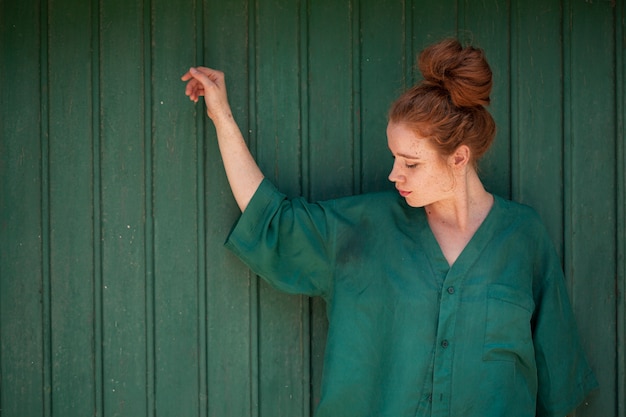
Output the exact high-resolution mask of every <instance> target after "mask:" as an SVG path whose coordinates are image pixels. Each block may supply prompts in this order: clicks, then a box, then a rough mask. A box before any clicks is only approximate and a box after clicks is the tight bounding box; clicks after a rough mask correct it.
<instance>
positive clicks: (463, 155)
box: [448, 145, 472, 169]
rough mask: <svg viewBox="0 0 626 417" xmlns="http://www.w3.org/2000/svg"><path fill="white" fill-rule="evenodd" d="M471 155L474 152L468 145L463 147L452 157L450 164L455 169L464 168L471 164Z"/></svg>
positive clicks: (449, 160)
mask: <svg viewBox="0 0 626 417" xmlns="http://www.w3.org/2000/svg"><path fill="white" fill-rule="evenodd" d="M471 154H472V152H471V151H470V148H469V147H468V146H467V145H461V146H459V147H458V148H456V150H455V151H454V153H453V154H452V155H450V157H449V159H448V163H449V164H450V167H452V168H453V169H458V168H464V167H466V166H467V165H468V164H469V162H470V159H471Z"/></svg>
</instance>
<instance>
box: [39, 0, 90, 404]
mask: <svg viewBox="0 0 626 417" xmlns="http://www.w3.org/2000/svg"><path fill="white" fill-rule="evenodd" d="M48 4H49V25H50V27H49V60H48V69H49V82H50V84H49V92H50V104H49V120H50V124H49V127H50V136H49V140H50V142H49V152H50V165H49V168H50V179H49V181H50V228H51V235H50V244H51V250H50V256H51V258H50V272H51V323H52V415H66V416H70V415H90V414H91V413H93V410H94V408H95V385H94V384H95V383H94V380H93V375H94V373H95V356H94V351H93V346H94V327H93V323H94V311H93V304H94V281H93V267H94V255H93V251H94V241H93V238H94V232H93V221H92V213H93V209H94V208H93V200H94V196H93V184H92V181H93V160H92V154H93V149H92V146H93V140H94V138H93V135H92V133H93V126H92V110H93V105H94V101H93V100H94V98H93V97H92V92H93V91H92V84H91V83H92V71H94V70H95V69H94V68H93V67H92V65H91V64H92V59H91V47H92V45H91V35H92V27H91V23H92V19H91V16H92V15H91V13H92V12H97V11H94V10H92V8H91V3H90V2H79V1H71V0H54V1H50V2H49V3H48ZM68 63H71V64H70V65H68Z"/></svg>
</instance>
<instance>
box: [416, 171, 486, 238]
mask: <svg viewBox="0 0 626 417" xmlns="http://www.w3.org/2000/svg"><path fill="white" fill-rule="evenodd" d="M492 205H493V196H492V195H491V194H489V193H488V192H487V191H486V190H485V188H484V187H483V184H482V182H481V181H480V179H479V178H478V175H477V174H476V171H474V170H473V169H469V170H468V171H467V172H466V175H464V176H462V177H460V178H458V177H457V179H456V182H455V186H454V189H453V190H452V191H451V192H450V197H449V198H447V199H444V200H441V201H438V202H436V203H433V204H430V205H428V206H426V207H425V210H426V214H427V216H428V221H429V223H431V225H433V224H437V225H439V226H441V227H445V228H449V229H452V230H456V231H459V232H462V233H465V232H470V233H473V232H474V231H476V229H478V227H479V226H480V224H481V223H482V222H483V220H484V219H485V217H487V214H488V213H489V210H490V209H491V206H492Z"/></svg>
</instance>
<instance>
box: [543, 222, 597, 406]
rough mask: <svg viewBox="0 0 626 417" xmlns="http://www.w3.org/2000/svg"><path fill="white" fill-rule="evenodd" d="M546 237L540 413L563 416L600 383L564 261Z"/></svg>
mask: <svg viewBox="0 0 626 417" xmlns="http://www.w3.org/2000/svg"><path fill="white" fill-rule="evenodd" d="M548 240H549V238H548V237H547V234H546V236H545V238H544V243H546V245H547V246H543V247H544V248H546V249H545V251H544V254H543V255H542V256H543V259H542V260H541V261H540V262H539V270H538V271H536V273H539V274H541V275H542V277H541V279H540V281H541V282H542V283H543V285H542V288H541V290H540V294H539V297H538V298H539V299H538V300H537V301H538V302H537V308H536V310H535V311H536V313H535V318H534V332H533V333H534V334H533V340H534V345H535V358H536V362H537V376H538V385H539V391H538V396H537V417H563V416H565V415H566V414H567V413H569V412H571V411H572V410H573V409H574V408H575V407H577V406H578V405H579V404H580V403H581V402H582V401H583V400H584V399H585V397H586V396H587V395H588V394H589V392H590V391H591V390H592V389H594V388H596V387H597V386H598V382H597V381H596V378H595V376H594V374H593V372H592V370H591V368H590V366H589V364H588V362H587V359H586V356H585V353H584V351H583V348H582V346H581V343H580V339H579V336H578V330H577V327H576V322H575V318H574V315H573V312H572V307H571V304H570V301H569V297H568V294H567V289H566V286H565V279H564V276H563V272H562V269H561V264H560V261H559V259H558V256H557V255H556V251H554V249H553V247H552V244H551V243H547V241H548Z"/></svg>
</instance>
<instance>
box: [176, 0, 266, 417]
mask: <svg viewBox="0 0 626 417" xmlns="http://www.w3.org/2000/svg"><path fill="white" fill-rule="evenodd" d="M203 16H204V19H203V22H204V25H203V27H200V28H197V31H196V32H197V33H198V35H197V39H196V42H197V44H196V48H197V49H200V50H201V52H202V53H201V54H200V55H201V62H198V64H205V65H207V66H212V67H214V68H217V69H220V70H222V71H224V73H225V75H226V83H227V88H228V97H229V101H230V104H231V107H232V110H233V116H234V117H235V120H237V122H238V124H239V126H240V127H241V130H242V132H243V134H244V137H249V136H253V135H254V132H252V130H251V127H250V122H249V120H250V114H252V111H251V110H249V103H250V96H251V94H252V93H251V90H250V89H249V87H248V86H249V78H248V77H249V76H250V77H251V76H252V75H249V74H250V71H253V68H254V66H252V67H250V66H249V63H248V59H249V53H253V51H251V50H250V49H249V45H248V40H249V39H250V42H251V44H253V43H254V32H253V31H252V32H251V31H249V29H248V25H249V24H250V23H251V22H249V18H250V16H254V7H253V5H252V4H249V2H248V0H238V1H228V2H224V1H221V0H206V1H205V3H204V8H203ZM252 91H253V90H252ZM186 105H187V106H188V105H189V104H186ZM205 110H206V109H205V107H204V105H196V118H197V119H198V120H200V121H201V124H200V127H199V131H198V135H200V136H201V135H202V133H203V132H202V128H203V127H204V130H206V135H205V136H206V172H205V184H206V194H205V201H206V239H207V240H206V267H207V272H206V280H207V282H206V287H207V290H206V291H207V299H206V308H207V312H206V314H207V351H208V356H207V359H206V362H207V367H208V370H207V378H208V382H207V384H208V415H209V416H215V417H221V416H258V407H259V398H258V369H257V368H258V348H257V340H258V333H257V318H258V312H257V281H256V278H251V277H250V272H249V270H248V269H247V268H246V267H245V266H244V265H243V264H242V263H241V261H239V260H238V259H236V258H235V257H234V256H233V255H232V254H231V253H230V252H228V251H227V250H226V249H225V248H224V246H223V243H224V240H225V239H226V236H227V235H228V232H229V231H230V229H231V227H232V225H233V223H234V221H235V220H236V219H237V217H238V216H239V209H238V207H237V206H236V204H235V201H234V199H233V197H232V193H231V191H230V187H229V185H228V181H227V179H226V175H225V173H224V168H223V166H222V164H221V160H220V155H219V149H218V147H217V139H216V137H215V129H214V128H213V126H212V125H211V122H210V121H207V117H206V113H205ZM252 147H253V148H254V144H253V143H252ZM225 323H227V325H225Z"/></svg>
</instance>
